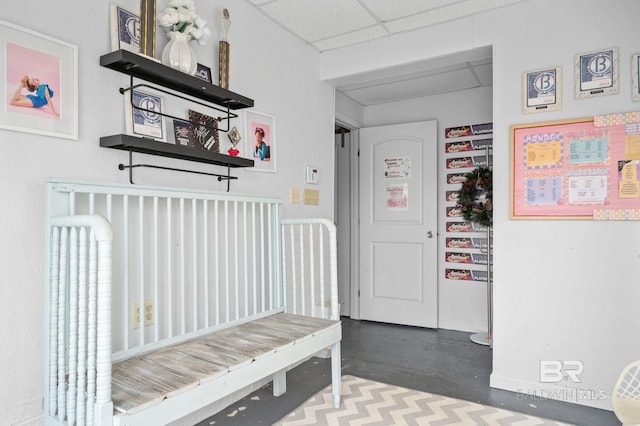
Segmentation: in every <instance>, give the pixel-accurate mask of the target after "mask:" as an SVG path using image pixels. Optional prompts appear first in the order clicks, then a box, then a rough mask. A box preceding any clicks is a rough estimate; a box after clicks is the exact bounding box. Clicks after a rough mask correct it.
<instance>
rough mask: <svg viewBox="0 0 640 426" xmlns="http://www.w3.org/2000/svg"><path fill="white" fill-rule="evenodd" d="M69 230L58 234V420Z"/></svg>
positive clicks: (63, 410) (63, 371)
mask: <svg viewBox="0 0 640 426" xmlns="http://www.w3.org/2000/svg"><path fill="white" fill-rule="evenodd" d="M68 244H69V230H68V229H67V228H63V229H62V231H61V235H60V270H59V276H60V278H59V282H60V287H59V291H58V354H57V356H58V420H60V421H62V420H63V419H64V416H65V413H66V411H67V409H66V397H65V393H66V389H65V387H66V385H65V379H66V374H67V372H66V368H65V360H66V344H67V342H66V338H65V327H66V324H65V322H66V309H67V291H66V288H67V251H68V249H69V245H68Z"/></svg>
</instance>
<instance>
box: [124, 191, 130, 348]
mask: <svg viewBox="0 0 640 426" xmlns="http://www.w3.org/2000/svg"><path fill="white" fill-rule="evenodd" d="M122 229H123V235H122V263H123V268H122V286H123V292H122V299H123V300H122V306H123V309H124V311H125V312H130V311H129V309H131V305H130V303H131V302H130V300H129V293H130V289H129V274H128V272H127V271H129V197H128V196H127V195H125V196H123V197H122ZM123 317H124V321H123V324H122V327H123V330H122V335H123V336H124V349H129V345H130V341H129V340H130V339H129V330H130V329H131V326H130V318H131V315H126V314H125V315H123Z"/></svg>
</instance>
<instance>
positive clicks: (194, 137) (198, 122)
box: [189, 109, 220, 152]
mask: <svg viewBox="0 0 640 426" xmlns="http://www.w3.org/2000/svg"><path fill="white" fill-rule="evenodd" d="M189 124H190V126H191V130H190V132H189V139H190V146H194V147H196V146H197V147H200V148H202V149H206V150H207V151H212V152H220V139H219V136H218V120H217V119H216V118H214V117H211V116H208V115H206V114H202V113H200V112H198V111H194V110H192V109H190V110H189Z"/></svg>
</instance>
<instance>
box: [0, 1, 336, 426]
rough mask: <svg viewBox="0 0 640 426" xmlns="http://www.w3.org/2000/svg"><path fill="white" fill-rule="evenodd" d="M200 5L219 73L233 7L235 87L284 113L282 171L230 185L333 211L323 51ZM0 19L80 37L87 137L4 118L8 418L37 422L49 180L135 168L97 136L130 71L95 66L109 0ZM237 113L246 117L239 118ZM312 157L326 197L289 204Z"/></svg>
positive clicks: (236, 14) (1, 363) (122, 178)
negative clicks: (7, 122) (15, 126)
mask: <svg viewBox="0 0 640 426" xmlns="http://www.w3.org/2000/svg"><path fill="white" fill-rule="evenodd" d="M230 3H232V4H230ZM118 4H120V5H121V6H123V7H125V8H127V9H129V10H131V11H136V10H138V9H139V5H140V2H139V1H137V0H120V1H119V2H118ZM165 5H166V1H165V0H158V9H160V8H163V7H164V6H165ZM196 6H197V7H198V11H199V13H200V15H201V16H202V17H203V18H204V19H206V20H207V21H208V22H209V23H210V25H213V28H214V29H215V31H214V36H213V37H212V38H211V39H210V40H209V41H208V43H207V45H206V46H204V47H201V46H198V45H194V47H195V50H196V52H197V54H198V59H199V62H201V63H203V64H205V65H208V66H210V67H211V68H212V69H213V70H214V75H215V76H216V79H217V74H216V72H215V70H216V67H217V45H218V40H219V38H220V35H219V34H220V33H219V25H218V22H219V9H220V8H221V7H223V6H224V7H228V8H229V10H230V12H231V19H232V22H233V24H232V26H231V31H230V37H229V41H230V44H231V83H230V88H231V90H233V91H235V92H237V93H240V94H242V95H244V96H247V97H250V98H252V99H254V100H255V109H256V110H258V111H262V112H265V113H269V114H272V115H274V116H276V120H277V122H276V127H277V137H278V140H277V143H278V146H277V150H278V151H277V155H278V161H277V168H278V172H277V173H259V172H252V171H246V170H238V171H237V175H238V176H239V177H240V180H238V181H233V182H232V186H231V191H232V192H234V193H254V194H256V193H259V194H265V195H270V196H277V197H280V198H281V199H282V200H283V201H284V202H285V206H284V209H283V210H284V215H285V216H288V217H299V216H324V217H329V218H332V217H333V164H334V152H333V142H334V136H333V120H334V118H333V115H334V95H333V93H334V91H333V88H332V87H330V86H329V85H327V84H326V83H323V82H322V81H321V80H320V78H319V59H318V57H319V55H318V53H317V52H316V51H314V50H313V49H311V48H310V47H308V46H306V45H305V44H304V43H302V42H300V41H298V40H297V39H295V38H294V37H292V36H291V34H289V33H288V32H286V31H284V30H283V29H281V28H280V27H278V26H276V25H274V24H273V23H272V22H271V21H269V20H267V19H266V18H265V17H264V16H263V15H262V14H260V13H259V12H258V11H257V10H256V9H255V8H254V7H253V6H251V5H250V4H249V3H248V2H244V1H242V2H236V1H234V2H226V3H225V2H222V1H220V0H213V1H202V0H196ZM0 19H2V20H6V21H8V22H11V23H13V24H17V25H21V26H24V27H26V28H29V29H31V30H34V31H38V32H41V33H44V34H46V35H49V36H51V37H55V38H58V39H62V40H65V41H67V42H70V43H74V44H76V45H78V48H79V81H78V87H79V104H80V108H79V110H80V111H79V120H80V129H79V140H77V141H69V140H64V139H58V138H52V137H45V136H39V135H33V134H27V133H19V132H12V131H6V130H0V144H1V145H2V152H3V155H2V156H0V170H1V173H2V179H1V180H0V193H1V194H2V206H3V208H1V209H0V223H1V224H2V225H3V226H2V230H1V231H0V241H1V243H0V271H1V272H2V278H0V324H2V325H1V326H0V327H1V330H2V331H1V332H0V347H2V348H3V350H2V351H0V377H2V380H3V385H2V386H0V419H2V420H1V421H0V423H2V424H38V423H40V422H41V421H42V417H41V413H42V403H43V401H42V395H43V386H44V384H43V383H44V379H43V374H44V372H43V357H44V350H45V349H44V344H43V335H44V334H43V328H44V318H43V316H44V300H43V294H44V272H43V265H44V252H43V248H44V238H45V230H44V226H43V225H44V213H45V212H44V198H45V192H44V188H45V182H46V180H47V178H49V177H62V178H74V179H80V180H87V181H100V182H115V183H126V182H128V176H127V173H126V172H121V171H119V170H118V169H117V165H118V163H120V162H126V159H127V156H126V153H124V152H121V151H116V150H110V149H104V148H100V147H99V138H100V136H105V135H111V134H117V133H121V132H122V131H123V130H124V115H123V114H124V112H123V101H122V96H121V95H120V94H119V93H118V90H117V89H118V88H119V87H121V86H126V85H127V84H128V78H127V77H126V76H124V75H122V74H120V73H117V72H114V71H111V70H108V69H105V68H101V67H100V66H99V57H100V55H102V54H104V53H107V52H108V51H110V42H109V2H108V1H107V0H97V1H96V0H94V1H90V2H82V1H74V0H60V1H56V2H43V1H39V0H24V1H22V2H20V4H19V6H15V7H5V8H3V10H2V11H1V12H0ZM157 39H158V55H159V52H161V49H162V47H163V46H164V44H165V43H166V36H165V34H164V33H163V32H162V30H158V35H157ZM2 78H4V77H2ZM2 96H3V97H4V96H5V95H4V94H3V95H2ZM167 102H171V100H169V99H167ZM232 125H235V126H238V128H239V129H241V128H242V123H241V121H240V120H235V121H234V122H233V123H232ZM242 136H243V137H246V135H242ZM221 140H224V141H226V136H225V135H221ZM223 147H224V145H223ZM227 148H228V145H227V146H226V148H224V149H227ZM136 158H137V159H139V160H140V161H142V162H147V163H155V164H160V165H167V166H171V167H179V168H187V169H193V170H201V171H207V172H220V171H221V169H219V168H217V167H215V166H208V165H203V164H199V163H191V162H187V161H179V160H172V159H167V158H163V157H153V156H143V155H139V156H136V157H135V158H134V161H135V160H136ZM306 164H309V165H313V166H315V167H318V168H319V169H320V172H321V176H322V179H321V183H320V185H319V186H318V187H317V189H319V190H320V206H318V207H312V206H302V205H298V206H291V205H288V204H287V203H288V200H289V188H290V187H291V186H297V187H304V183H303V170H304V169H303V168H304V165H306ZM134 179H135V180H136V181H137V182H138V183H140V184H145V185H162V186H172V187H181V188H193V189H197V190H214V191H224V190H225V189H226V186H225V184H224V183H218V182H217V180H215V179H214V178H210V177H205V176H200V175H194V174H184V173H178V172H171V171H157V170H136V172H135V175H134Z"/></svg>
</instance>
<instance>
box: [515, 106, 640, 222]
mask: <svg viewBox="0 0 640 426" xmlns="http://www.w3.org/2000/svg"><path fill="white" fill-rule="evenodd" d="M511 152H512V158H511V217H512V218H514V219H603V220H640V112H633V113H625V114H612V115H603V116H598V117H593V118H582V119H576V120H565V121H554V122H544V123H530V124H523V125H514V126H511Z"/></svg>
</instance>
